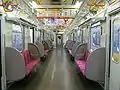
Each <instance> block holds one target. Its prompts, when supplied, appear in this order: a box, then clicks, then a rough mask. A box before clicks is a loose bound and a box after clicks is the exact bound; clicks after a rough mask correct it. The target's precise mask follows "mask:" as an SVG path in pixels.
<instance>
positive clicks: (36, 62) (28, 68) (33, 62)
mask: <svg viewBox="0 0 120 90" xmlns="http://www.w3.org/2000/svg"><path fill="white" fill-rule="evenodd" d="M38 63H39V61H38V60H32V61H31V62H29V64H27V66H26V74H27V75H28V74H29V73H30V72H31V71H32V70H33V68H35V66H36V65H37V64H38Z"/></svg>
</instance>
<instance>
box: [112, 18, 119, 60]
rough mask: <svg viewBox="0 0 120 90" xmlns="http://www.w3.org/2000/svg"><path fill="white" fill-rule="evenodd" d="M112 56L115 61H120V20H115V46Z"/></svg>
mask: <svg viewBox="0 0 120 90" xmlns="http://www.w3.org/2000/svg"><path fill="white" fill-rule="evenodd" d="M112 49H113V50H112V51H113V52H112V56H113V61H114V62H119V57H120V20H115V21H114V22H113V47H112Z"/></svg>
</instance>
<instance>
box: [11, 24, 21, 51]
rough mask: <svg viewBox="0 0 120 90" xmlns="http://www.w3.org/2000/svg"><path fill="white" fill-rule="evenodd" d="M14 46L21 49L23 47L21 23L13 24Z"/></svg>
mask: <svg viewBox="0 0 120 90" xmlns="http://www.w3.org/2000/svg"><path fill="white" fill-rule="evenodd" d="M12 46H13V47H14V48H16V49H17V50H19V51H22V49H23V38H22V29H21V27H20V26H19V25H15V24H13V25H12Z"/></svg>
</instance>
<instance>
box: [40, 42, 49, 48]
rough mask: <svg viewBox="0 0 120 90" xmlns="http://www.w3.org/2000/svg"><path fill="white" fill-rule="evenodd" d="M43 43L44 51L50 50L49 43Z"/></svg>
mask: <svg viewBox="0 0 120 90" xmlns="http://www.w3.org/2000/svg"><path fill="white" fill-rule="evenodd" d="M42 43H43V46H44V49H45V50H49V45H48V43H47V42H46V41H42Z"/></svg>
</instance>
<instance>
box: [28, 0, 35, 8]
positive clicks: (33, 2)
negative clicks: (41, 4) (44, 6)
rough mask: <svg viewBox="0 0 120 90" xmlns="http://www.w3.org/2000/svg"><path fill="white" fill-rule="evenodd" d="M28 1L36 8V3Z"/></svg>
mask: <svg viewBox="0 0 120 90" xmlns="http://www.w3.org/2000/svg"><path fill="white" fill-rule="evenodd" d="M29 3H30V4H31V5H32V7H33V8H36V7H37V4H36V2H35V1H32V2H29Z"/></svg>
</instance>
